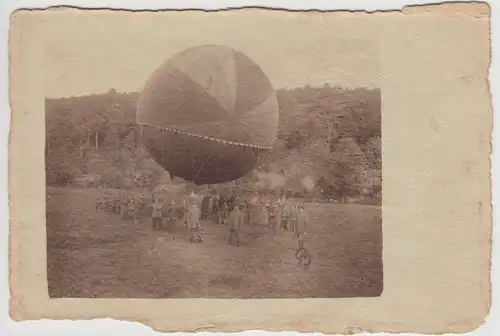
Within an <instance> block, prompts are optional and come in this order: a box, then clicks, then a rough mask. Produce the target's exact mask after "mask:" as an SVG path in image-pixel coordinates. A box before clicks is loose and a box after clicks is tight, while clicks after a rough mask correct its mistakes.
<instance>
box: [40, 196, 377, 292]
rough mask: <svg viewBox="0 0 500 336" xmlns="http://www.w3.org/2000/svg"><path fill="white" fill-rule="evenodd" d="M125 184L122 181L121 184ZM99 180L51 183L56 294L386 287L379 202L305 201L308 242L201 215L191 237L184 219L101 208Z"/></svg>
mask: <svg viewBox="0 0 500 336" xmlns="http://www.w3.org/2000/svg"><path fill="white" fill-rule="evenodd" d="M123 192H124V191H123V190H122V191H118V190H117V191H116V193H117V194H118V193H123ZM101 193H103V189H101V188H96V189H92V188H64V187H62V188H59V187H47V271H48V287H49V295H50V297H53V298H59V297H80V298H332V297H360V296H361V297H363V296H364V297H373V296H379V295H380V294H381V292H382V289H383V279H382V217H381V216H382V211H381V207H380V206H372V205H358V204H320V203H307V204H306V211H307V213H308V216H309V220H310V222H309V226H308V230H307V231H308V235H307V238H306V242H305V248H306V249H307V251H308V253H309V255H311V258H312V262H311V265H310V267H309V268H308V269H307V270H305V269H303V268H301V267H300V266H299V264H298V261H297V259H296V257H295V252H296V249H297V241H295V240H292V238H291V236H290V235H289V234H288V233H283V234H282V235H280V236H279V237H275V236H274V234H273V231H272V229H271V228H270V227H267V226H255V227H250V226H245V227H244V228H243V230H242V234H241V240H242V241H241V245H240V247H235V246H231V245H229V244H227V237H228V230H227V227H225V226H223V225H217V224H216V223H215V222H213V221H211V220H205V221H202V225H203V232H202V236H203V238H204V241H203V243H199V244H190V243H189V242H188V232H187V228H186V226H185V225H184V223H183V222H182V221H179V222H178V223H176V224H175V225H174V226H173V227H172V228H170V229H169V230H166V231H155V232H154V231H152V230H151V224H150V219H149V218H148V217H141V218H140V219H139V221H138V223H135V224H134V222H133V220H123V219H121V218H120V216H118V215H116V214H113V213H109V212H101V211H96V199H97V198H98V196H99V194H101Z"/></svg>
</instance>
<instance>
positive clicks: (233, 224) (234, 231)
mask: <svg viewBox="0 0 500 336" xmlns="http://www.w3.org/2000/svg"><path fill="white" fill-rule="evenodd" d="M243 208H244V206H243V205H240V206H238V207H235V208H234V210H233V211H231V213H230V214H229V217H228V218H227V221H228V224H229V239H228V243H229V245H234V244H233V242H234V240H236V246H238V247H239V246H240V230H241V227H242V226H243Z"/></svg>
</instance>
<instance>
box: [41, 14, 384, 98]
mask: <svg viewBox="0 0 500 336" xmlns="http://www.w3.org/2000/svg"><path fill="white" fill-rule="evenodd" d="M345 15H349V14H345ZM356 17H359V18H360V19H356V18H355V17H353V16H349V17H347V18H346V17H345V16H339V15H334V14H329V15H328V16H326V17H325V16H324V15H321V14H315V13H306V14H299V13H287V12H267V13H258V12H256V11H240V12H236V13H235V12H232V13H231V12H218V13H202V12H198V13H190V12H173V13H169V14H165V13H143V14H131V13H123V12H122V13H110V12H104V13H102V12H101V13H97V12H93V13H89V14H83V13H82V12H59V11H57V12H54V13H53V14H52V16H51V17H50V18H49V19H47V20H45V21H44V23H43V30H44V31H45V32H44V36H45V39H44V40H45V43H44V49H45V53H44V61H45V63H44V64H45V67H44V69H45V93H46V96H48V97H63V96H71V95H83V94H91V93H101V92H106V91H108V90H109V89H110V88H115V89H116V90H118V91H119V92H131V91H138V90H141V89H142V87H143V86H144V84H145V83H146V81H147V79H148V77H149V76H150V75H151V73H152V71H154V69H155V68H157V67H158V66H159V65H160V64H161V63H162V62H163V61H164V60H165V59H167V58H168V57H170V56H172V55H173V54H175V53H177V52H179V51H181V50H183V49H185V48H188V47H192V46H196V45H202V44H219V45H225V46H229V47H232V48H235V49H237V50H239V51H242V52H243V53H245V54H246V55H247V56H249V57H250V58H252V59H253V60H254V61H255V62H256V63H257V64H259V65H260V66H261V67H262V68H263V70H264V72H265V73H266V74H267V75H268V76H269V78H270V80H271V82H272V83H273V85H274V86H275V88H280V87H296V86H303V85H305V84H310V85H322V84H324V83H325V82H329V83H332V84H342V85H346V86H350V87H353V86H367V85H373V84H374V83H375V82H376V79H377V77H378V75H379V71H378V58H377V52H376V51H377V38H376V33H377V32H376V29H375V30H374V27H376V24H375V25H373V24H370V25H367V22H369V21H370V20H369V18H368V17H366V16H364V15H362V16H356Z"/></svg>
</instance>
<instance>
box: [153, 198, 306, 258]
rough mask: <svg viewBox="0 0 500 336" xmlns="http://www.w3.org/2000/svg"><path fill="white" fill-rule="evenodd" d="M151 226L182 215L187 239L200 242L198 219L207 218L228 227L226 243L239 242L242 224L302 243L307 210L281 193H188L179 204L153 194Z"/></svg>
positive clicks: (205, 219)
mask: <svg viewBox="0 0 500 336" xmlns="http://www.w3.org/2000/svg"><path fill="white" fill-rule="evenodd" d="M151 217H152V218H151V222H152V229H153V230H159V229H160V228H161V226H162V223H167V225H170V224H172V223H174V222H177V221H178V220H179V219H183V221H184V223H185V224H186V225H187V228H188V230H189V241H190V243H201V242H203V238H202V234H201V231H202V230H201V223H202V221H207V220H211V221H213V222H215V223H217V224H218V225H223V226H226V227H227V228H228V231H229V235H228V237H229V238H228V243H229V244H230V245H235V246H240V236H241V235H240V233H241V230H242V228H243V227H244V226H245V225H249V226H252V227H256V226H266V227H271V228H272V232H273V233H274V235H275V236H276V237H277V236H280V235H282V234H283V233H285V232H288V233H291V234H292V237H294V239H297V240H298V243H299V248H302V247H303V246H304V238H305V236H306V227H307V221H308V220H307V214H306V211H305V207H304V205H303V204H292V203H291V202H288V201H287V200H286V199H285V198H284V197H271V196H261V195H259V194H257V193H255V194H253V195H248V196H246V197H243V196H241V195H239V194H237V193H229V195H226V196H223V195H219V194H214V193H212V192H206V193H204V194H195V193H191V194H190V195H189V196H188V197H187V198H186V199H185V200H184V201H183V203H182V204H181V205H176V204H175V203H174V201H172V202H171V203H170V204H167V202H166V201H165V198H163V197H161V196H158V197H155V198H154V202H153V206H152V213H151Z"/></svg>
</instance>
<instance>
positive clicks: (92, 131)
mask: <svg viewBox="0 0 500 336" xmlns="http://www.w3.org/2000/svg"><path fill="white" fill-rule="evenodd" d="M277 95H278V101H279V108H280V123H279V131H278V139H277V141H276V143H275V146H274V149H273V151H271V152H270V153H268V154H267V155H266V156H265V157H263V158H262V160H261V163H260V165H259V166H258V167H257V168H256V170H255V172H254V174H252V176H250V177H246V178H244V179H242V181H245V183H253V184H255V185H258V187H259V188H263V189H265V188H266V187H267V188H269V187H271V185H272V187H273V188H274V187H280V188H284V189H286V190H288V191H290V192H292V193H294V194H297V195H301V194H304V195H306V194H307V196H314V197H316V198H329V199H336V200H339V201H342V202H343V201H345V200H346V198H353V199H361V198H363V199H368V200H370V201H371V202H373V203H378V202H380V192H381V168H382V163H381V113H380V110H381V95H380V90H378V89H371V88H355V89H348V88H343V87H338V86H330V85H328V84H325V85H324V86H323V87H310V86H305V87H300V88H294V89H280V90H278V91H277ZM138 97H139V93H136V92H134V93H119V92H116V91H115V90H114V89H111V90H110V91H109V92H107V93H105V94H94V95H89V96H81V97H69V98H61V99H50V98H47V99H46V102H45V109H46V146H45V147H46V154H45V157H46V167H47V171H46V172H47V183H48V184H49V185H78V184H81V183H82V181H84V184H87V183H90V184H99V185H105V186H108V187H121V188H126V187H134V186H137V185H141V186H148V185H149V186H153V185H155V184H158V183H162V182H163V181H165V176H166V173H165V172H164V171H163V169H162V168H161V167H159V166H158V165H157V164H156V163H155V162H154V161H153V160H152V159H151V158H149V156H148V154H147V152H146V151H144V150H143V149H142V146H141V144H140V137H139V135H140V132H139V128H138V127H137V125H136V124H135V108H136V103H137V100H138ZM266 176H267V178H266ZM273 176H274V177H273ZM277 176H279V177H280V179H279V180H280V182H278V183H277V184H278V186H277V185H276V183H274V184H273V182H272V181H273V180H276V177H277ZM267 180H269V181H270V182H269V181H267ZM266 181H267V182H266ZM239 182H241V181H239Z"/></svg>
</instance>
